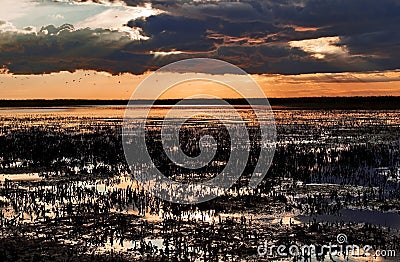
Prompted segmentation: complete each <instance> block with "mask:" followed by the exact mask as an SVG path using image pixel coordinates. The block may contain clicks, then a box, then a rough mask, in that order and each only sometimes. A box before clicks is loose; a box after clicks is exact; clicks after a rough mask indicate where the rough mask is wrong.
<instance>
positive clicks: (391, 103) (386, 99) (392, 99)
mask: <svg viewBox="0 0 400 262" xmlns="http://www.w3.org/2000/svg"><path fill="white" fill-rule="evenodd" d="M249 100H250V101H251V103H252V104H255V105H257V104H258V105H262V104H264V102H265V101H264V100H263V99H257V98H255V99H249ZM179 101H181V100H179V99H165V100H157V101H156V102H155V103H154V104H155V105H175V104H177V103H178V102H179ZM225 101H227V102H228V103H229V104H231V105H237V106H241V105H248V103H247V101H246V100H245V99H225ZM268 101H269V103H270V105H271V106H272V107H278V108H280V107H282V108H289V109H376V110H378V109H382V110H385V109H388V110H389V109H400V97H399V96H374V97H372V96H371V97H303V98H269V99H268ZM128 102H129V101H128V100H84V99H57V100H44V99H43V100H42V99H37V100H0V107H3V108H4V107H67V106H102V105H103V106H104V105H105V106H107V105H109V106H112V105H127V104H128ZM150 103H152V101H150V100H138V101H135V104H136V105H140V104H142V105H146V104H150ZM219 104H220V101H219V100H214V99H191V100H190V101H189V100H186V101H185V103H184V105H219Z"/></svg>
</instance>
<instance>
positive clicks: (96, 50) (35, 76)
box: [0, 0, 400, 99]
mask: <svg viewBox="0 0 400 262" xmlns="http://www.w3.org/2000/svg"><path fill="white" fill-rule="evenodd" d="M0 4H1V8H0V69H1V74H0V95H1V96H0V99H31V98H35V99H37V98H44V99H57V98H80V99H128V98H129V97H130V95H131V93H132V92H133V91H134V90H135V87H136V86H137V85H138V84H139V83H140V82H141V81H142V80H143V79H144V78H145V77H146V76H147V75H148V74H150V73H151V72H153V71H155V70H156V69H158V68H160V67H161V66H163V65H166V64H169V63H171V62H174V61H178V60H181V59H185V58H196V57H207V58H215V59H221V60H224V61H227V62H229V63H232V64H234V65H236V66H239V67H240V68H242V69H243V70H245V71H246V72H248V73H249V74H251V75H252V77H253V78H254V79H255V80H256V81H257V82H258V84H259V85H260V86H261V87H262V89H263V90H264V91H265V93H266V95H267V96H268V97H305V96H379V95H398V96H400V31H399V30H398V25H399V24H400V2H399V1H398V0H381V1H377V0H260V1H252V0H247V1H246V0H240V1H218V0H156V1H152V0H148V1H144V0H143V1H142V0H125V1H118V0H114V1H108V0H104V1H72V0H59V1H51V0H36V1H35V0H19V1H14V0H0ZM174 74H175V73H171V77H174ZM176 74H178V73H176ZM204 90H207V91H208V92H209V93H214V94H216V95H218V96H221V97H235V94H234V93H232V92H230V91H229V90H227V89H226V88H224V87H222V86H218V85H215V84H214V85H213V84H210V83H206V82H204V83H201V82H193V83H187V84H183V85H180V86H178V87H177V88H175V89H174V92H169V93H168V95H167V96H166V97H167V98H180V97H185V96H189V95H191V94H194V93H198V92H203V91H204ZM143 98H146V97H143Z"/></svg>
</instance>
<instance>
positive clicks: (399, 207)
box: [0, 106, 400, 261]
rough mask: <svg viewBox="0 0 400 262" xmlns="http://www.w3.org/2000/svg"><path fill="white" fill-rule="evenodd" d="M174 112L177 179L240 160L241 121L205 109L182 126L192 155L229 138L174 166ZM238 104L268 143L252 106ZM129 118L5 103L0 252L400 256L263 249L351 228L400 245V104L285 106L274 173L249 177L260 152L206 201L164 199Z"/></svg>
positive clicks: (2, 256) (357, 234) (154, 149)
mask: <svg viewBox="0 0 400 262" xmlns="http://www.w3.org/2000/svg"><path fill="white" fill-rule="evenodd" d="M169 109H170V107H167V106H157V107H155V108H154V109H152V111H151V114H150V115H149V116H148V120H149V123H151V125H149V126H148V129H149V130H148V132H147V133H146V134H147V135H148V136H149V137H150V140H151V141H150V142H149V143H148V146H149V147H150V149H149V151H150V153H152V157H154V159H155V162H156V163H158V164H157V166H158V167H159V168H160V169H161V170H162V171H164V172H166V173H168V174H169V176H170V177H171V178H173V179H175V180H178V181H179V180H181V179H198V178H199V177H200V179H204V178H209V177H212V176H213V175H215V174H217V173H219V172H221V170H222V169H223V168H224V166H225V165H226V162H227V161H228V159H229V152H227V150H226V149H227V148H229V137H227V132H226V129H224V127H223V124H225V125H235V121H233V120H236V119H233V118H232V119H231V120H232V121H225V122H224V123H216V122H215V120H209V119H205V118H198V119H196V118H194V119H191V121H189V122H188V124H187V125H185V126H183V127H182V128H183V129H184V131H183V132H182V134H183V135H182V137H181V138H182V143H181V147H182V148H184V149H185V152H187V153H188V154H189V155H190V154H193V155H196V154H198V150H199V148H198V142H199V133H198V132H196V130H197V129H198V128H202V130H204V128H209V130H208V131H209V133H210V135H214V136H216V138H217V140H218V146H219V149H218V151H217V156H216V157H215V158H214V159H213V161H212V163H211V164H210V168H206V169H199V170H198V172H197V173H196V174H193V172H190V173H185V172H184V171H182V170H181V169H179V168H178V169H171V168H169V166H170V165H169V164H168V163H169V162H165V161H166V159H165V156H164V155H163V154H162V153H161V152H162V150H163V149H162V147H161V146H160V144H159V143H158V142H157V141H158V140H159V133H160V132H159V131H160V127H161V125H162V119H163V117H164V116H165V114H166V113H167V112H168V110H169ZM215 109H216V108H215V107H202V109H201V110H202V112H206V113H207V112H208V111H210V112H212V111H214V110H215ZM135 110H138V111H140V110H141V109H140V108H136V109H135ZM179 110H182V111H190V112H198V110H199V109H198V108H196V107H190V106H186V107H182V108H180V109H179ZM238 110H239V111H240V112H241V115H242V116H243V118H244V119H245V120H246V121H247V123H250V124H248V125H247V127H248V129H249V134H250V135H251V136H253V138H254V139H257V125H256V124H255V125H251V123H252V120H251V119H252V118H251V115H252V111H251V109H250V108H247V107H245V106H242V107H240V108H239V109H238ZM218 111H219V113H220V114H221V113H222V115H224V108H218ZM124 113H125V107H123V106H92V107H57V108H3V109H0V224H1V235H0V238H1V240H0V260H2V261H3V260H32V261H38V260H43V261H47V260H53V261H54V260H55V261H59V260H60V261H65V260H70V261H75V260H80V261H81V260H84V261H85V260H87V261H97V260H101V261H104V260H109V261H114V260H120V261H133V260H149V261H177V260H180V261H182V260H183V261H218V260H220V261H251V260H254V261H255V260H257V261H259V260H261V261H262V260H266V261H267V260H268V261H271V260H272V261H275V260H284V261H286V260H289V261H291V260H293V259H294V260H296V261H310V260H311V261H320V260H324V259H325V261H330V260H333V261H344V260H346V259H348V260H349V261H371V259H372V260H376V261H381V260H393V261H398V260H397V259H398V257H397V258H396V257H389V256H387V257H383V258H382V257H377V256H375V257H363V256H355V255H348V254H347V255H346V254H344V255H343V254H342V255H337V256H336V257H332V256H329V255H328V254H326V253H324V254H322V253H323V252H322V253H321V255H317V256H304V255H298V256H295V257H289V256H282V255H281V254H277V253H276V252H275V253H273V254H271V255H268V256H267V255H265V256H260V254H258V253H257V247H258V246H259V245H262V244H264V243H266V241H267V242H268V243H269V244H271V245H272V244H273V245H275V246H279V245H280V244H284V245H291V244H293V243H296V244H297V245H301V244H304V245H310V244H315V245H317V246H322V245H325V244H326V243H330V242H334V243H336V242H337V239H336V237H337V235H338V234H346V236H347V243H348V244H355V245H360V246H361V245H362V246H364V245H371V246H372V247H373V250H395V251H397V253H398V252H399V243H400V241H399V238H400V213H399V212H400V201H399V199H400V137H399V133H400V132H399V131H400V111H399V110H306V109H285V108H279V109H274V116H275V121H276V131H277V141H276V152H275V156H274V160H273V162H272V165H271V168H270V169H269V171H268V174H267V175H266V177H265V178H264V180H263V182H262V183H261V184H260V185H259V186H258V187H257V188H256V189H253V188H250V187H248V185H247V183H248V180H249V176H251V171H252V168H253V169H254V163H255V162H256V161H257V154H251V155H250V158H249V161H248V163H247V167H246V169H245V172H244V174H243V176H242V177H241V179H239V181H237V182H236V183H235V184H234V185H233V186H232V187H231V188H230V189H229V190H226V191H225V192H223V193H221V194H220V195H219V196H218V197H217V198H216V199H214V200H211V201H209V202H205V203H201V204H196V205H181V204H172V203H169V202H167V201H163V200H161V199H159V198H157V197H155V196H154V195H152V193H151V192H148V191H146V190H145V188H143V187H142V185H141V184H140V183H138V181H136V179H135V178H134V177H133V176H132V175H131V168H130V167H129V166H128V165H127V163H126V160H125V156H124V151H123V148H122V139H121V136H122V122H123V116H124ZM186 113H187V112H186ZM225 116H226V119H228V120H229V113H228V111H227V113H226V114H225ZM226 119H225V120H226ZM211 126H212V128H211ZM206 131H207V130H206ZM254 144H256V143H254ZM256 151H257V150H254V152H256ZM167 167H168V168H167Z"/></svg>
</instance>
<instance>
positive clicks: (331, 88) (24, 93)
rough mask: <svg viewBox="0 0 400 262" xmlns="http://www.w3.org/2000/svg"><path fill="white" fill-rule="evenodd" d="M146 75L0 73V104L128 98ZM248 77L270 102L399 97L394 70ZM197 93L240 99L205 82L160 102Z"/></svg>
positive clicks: (176, 90)
mask: <svg viewBox="0 0 400 262" xmlns="http://www.w3.org/2000/svg"><path fill="white" fill-rule="evenodd" d="M149 74H150V73H145V74H143V75H133V74H122V75H117V76H112V75H110V74H108V73H104V72H96V71H84V70H80V71H77V72H74V73H70V72H60V73H52V74H45V75H11V74H0V94H1V96H0V99H129V98H130V96H131V94H132V92H133V91H134V90H135V87H136V86H138V85H139V84H140V82H141V81H143V80H144V79H145V78H146V76H148V75H149ZM171 77H174V76H173V75H171ZM252 77H253V79H254V80H255V81H256V82H257V83H258V84H259V85H260V86H261V88H262V89H263V91H264V92H265V94H266V95H267V97H270V98H273V97H276V98H284V97H321V96H400V70H395V71H385V72H371V73H338V74H321V73H320V74H304V75H288V76H285V75H252ZM198 93H206V94H210V95H215V96H218V97H222V98H240V96H239V95H238V94H236V93H235V92H234V91H232V90H230V89H229V88H228V87H225V86H222V85H218V84H215V83H210V82H207V81H190V82H188V83H185V84H180V85H179V86H176V87H174V88H173V89H171V90H169V91H168V92H167V93H165V94H164V95H163V96H162V97H161V98H170V99H173V98H184V97H187V96H191V95H194V94H198ZM143 99H146V97H143Z"/></svg>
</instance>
